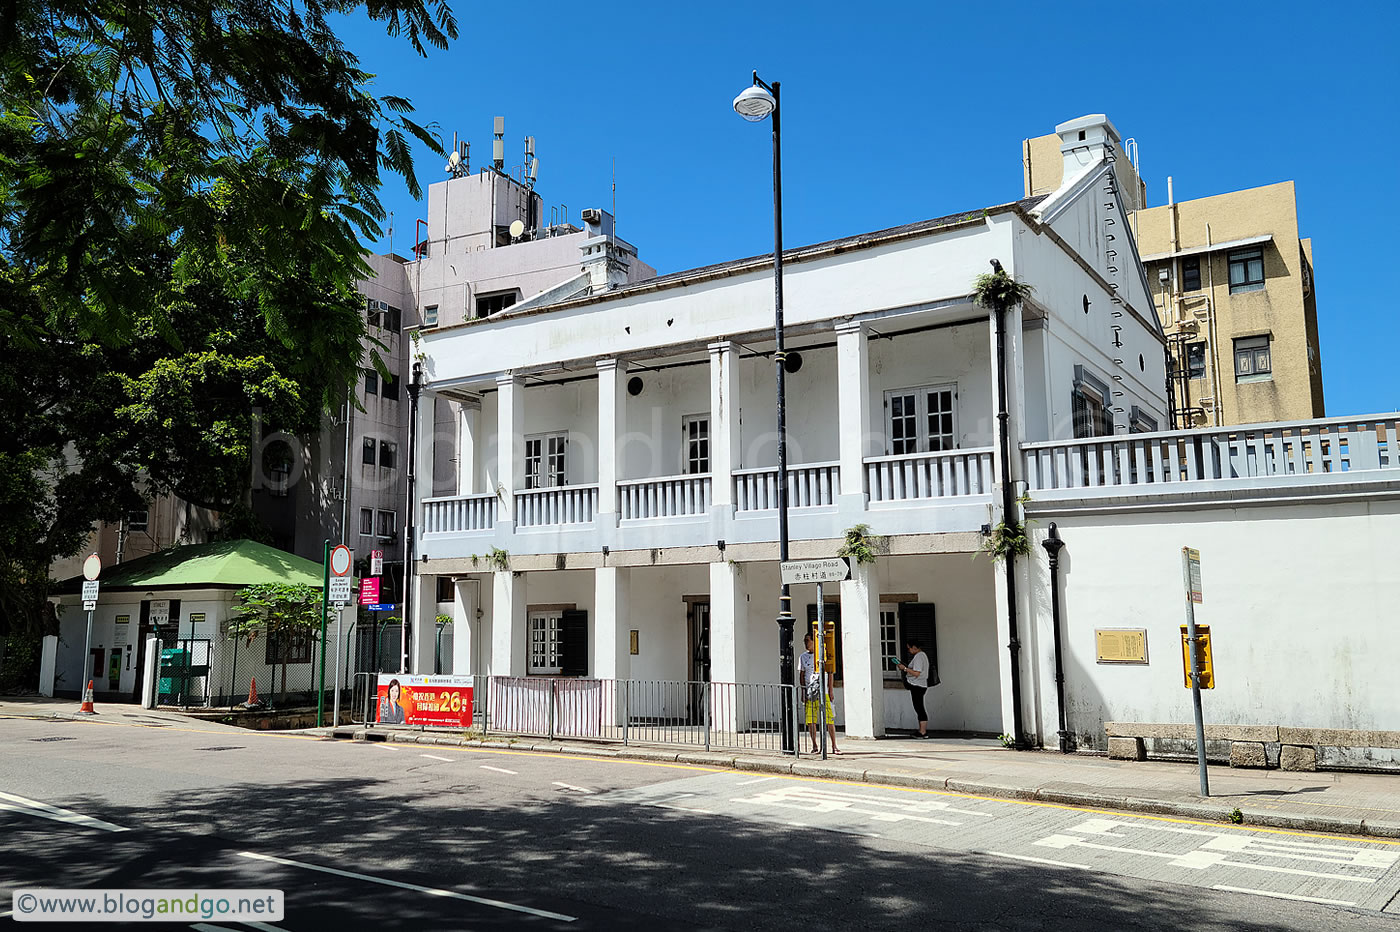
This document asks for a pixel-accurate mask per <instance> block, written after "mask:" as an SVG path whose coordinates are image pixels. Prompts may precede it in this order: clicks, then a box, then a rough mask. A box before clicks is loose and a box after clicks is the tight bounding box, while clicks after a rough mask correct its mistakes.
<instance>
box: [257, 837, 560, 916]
mask: <svg viewBox="0 0 1400 932" xmlns="http://www.w3.org/2000/svg"><path fill="white" fill-rule="evenodd" d="M238 856H239V857H244V858H252V859H253V860H255V861H270V862H272V863H273V864H285V865H286V866H288V867H300V868H302V869H303V870H309V871H319V872H321V873H323V874H334V875H335V876H337V877H348V878H350V879H351V880H368V881H369V882H370V883H378V884H383V885H384V886H386V887H398V888H399V889H400V890H413V891H414V892H416V893H427V894H430V895H432V896H445V897H450V898H451V899H454V900H465V901H466V902H468V903H477V904H479V905H481V906H494V907H495V908H496V909H508V910H510V911H511V912H516V913H525V914H527V915H530V916H540V917H541V918H544V919H558V920H559V921H560V922H575V921H577V920H578V917H577V916H566V915H564V914H563V913H552V912H550V911H549V910H547V909H532V908H531V907H529V906H519V905H517V904H515V903H507V902H505V901H503V900H490V899H487V898H485V897H480V896H471V895H470V894H467V893H458V892H457V891H455V890H440V889H438V888H436V887H423V886H419V885H418V884H416V883H405V882H403V881H402V880H389V879H388V878H386V877H375V876H373V875H371V874H360V873H356V872H355V871H343V870H340V869H339V868H335V867H322V866H321V865H320V864H307V863H306V862H305V861H293V860H290V859H288V858H279V857H274V856H273V855H270V854H258V853H257V852H255V851H240V852H238Z"/></svg>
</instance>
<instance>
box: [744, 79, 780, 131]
mask: <svg viewBox="0 0 1400 932" xmlns="http://www.w3.org/2000/svg"><path fill="white" fill-rule="evenodd" d="M777 109H778V101H777V99H776V98H775V97H774V96H773V95H772V94H770V93H769V92H768V90H767V89H766V88H763V87H759V86H758V85H754V86H752V87H746V88H744V91H743V93H742V94H740V95H739V96H738V97H735V98H734V112H735V113H737V114H739V116H741V117H743V118H744V119H746V120H748V121H749V122H750V123H757V122H758V121H760V120H762V119H764V118H765V117H767V116H768V115H769V114H770V113H772V112H773V111H774V110H777Z"/></svg>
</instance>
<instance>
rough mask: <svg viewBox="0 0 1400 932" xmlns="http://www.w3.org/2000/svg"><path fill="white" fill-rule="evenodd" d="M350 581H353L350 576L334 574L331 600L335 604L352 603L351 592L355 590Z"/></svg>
mask: <svg viewBox="0 0 1400 932" xmlns="http://www.w3.org/2000/svg"><path fill="white" fill-rule="evenodd" d="M350 582H351V580H350V577H349V576H332V577H331V591H330V597H331V602H332V603H333V604H335V605H349V604H350V601H351V593H352V592H353V591H354V587H353V586H351V585H350Z"/></svg>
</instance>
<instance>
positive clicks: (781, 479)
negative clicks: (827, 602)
mask: <svg viewBox="0 0 1400 932" xmlns="http://www.w3.org/2000/svg"><path fill="white" fill-rule="evenodd" d="M753 82H754V83H755V84H757V85H760V86H762V87H765V88H767V89H768V90H769V91H770V92H771V93H772V94H773V336H774V340H775V342H776V344H777V345H776V349H775V351H774V353H773V370H774V375H775V376H776V381H777V387H778V560H779V561H780V562H786V561H787V559H788V471H787V372H786V370H785V368H784V365H785V364H786V362H787V351H786V350H785V349H784V344H783V145H782V140H783V136H782V114H783V107H782V96H781V90H780V89H781V87H782V85H781V83H780V82H778V81H774V82H773V83H772V84H765V83H764V82H763V81H762V80H761V79H760V78H759V76H758V72H757V71H755V72H754V73H753ZM794 622H795V619H794V618H793V614H792V594H791V592H790V591H789V589H788V587H787V586H786V585H784V586H783V587H782V590H781V593H780V594H779V596H778V664H779V673H780V675H781V677H782V684H783V685H784V686H791V687H796V685H797V677H796V674H795V671H794V669H793V662H792V629H793V625H794ZM796 724H797V723H796V722H795V721H794V720H793V712H792V707H791V703H788V702H784V703H783V750H784V751H789V752H790V751H793V750H795V749H796V747H797V744H796V741H797V737H796V731H795V728H796Z"/></svg>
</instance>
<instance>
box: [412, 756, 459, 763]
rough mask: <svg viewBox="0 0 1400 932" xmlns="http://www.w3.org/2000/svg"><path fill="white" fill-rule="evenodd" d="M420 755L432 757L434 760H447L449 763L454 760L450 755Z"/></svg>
mask: <svg viewBox="0 0 1400 932" xmlns="http://www.w3.org/2000/svg"><path fill="white" fill-rule="evenodd" d="M418 756H419V757H427V758H431V759H432V760H441V761H447V763H449V764H450V763H452V762H453V760H452V758H450V757H438V756H437V755H436V754H419V755H418Z"/></svg>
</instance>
